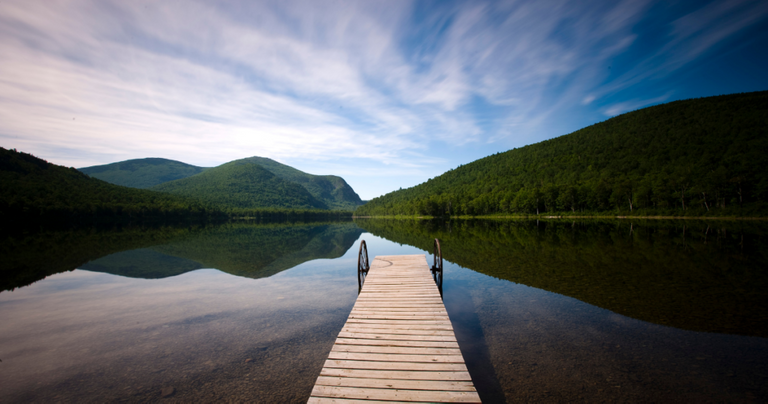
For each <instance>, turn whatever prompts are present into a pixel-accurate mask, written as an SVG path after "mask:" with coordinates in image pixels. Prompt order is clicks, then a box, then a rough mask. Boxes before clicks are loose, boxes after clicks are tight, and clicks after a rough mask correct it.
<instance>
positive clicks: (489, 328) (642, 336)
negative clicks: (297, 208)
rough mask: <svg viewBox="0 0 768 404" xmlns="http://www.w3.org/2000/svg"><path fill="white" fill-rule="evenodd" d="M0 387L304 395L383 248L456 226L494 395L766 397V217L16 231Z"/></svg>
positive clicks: (553, 398)
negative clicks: (361, 267) (362, 269)
mask: <svg viewBox="0 0 768 404" xmlns="http://www.w3.org/2000/svg"><path fill="white" fill-rule="evenodd" d="M1 237H2V245H1V246H0V252H2V262H1V263H0V290H2V291H0V402H14V403H15V402H18V403H21V402H24V403H27V402H77V403H82V402H122V401H127V402H147V401H164V402H169V403H170V402H179V403H181V402H195V401H197V402H213V401H228V402H305V401H306V400H307V398H308V397H309V394H310V391H311V390H312V386H313V385H314V382H315V379H316V378H317V376H318V374H319V372H320V369H321V368H322V366H323V363H324V361H325V359H326V357H327V355H328V353H329V351H330V349H331V346H332V345H333V342H334V340H335V339H336V335H337V334H338V332H339V331H340V330H341V327H342V325H343V324H344V323H345V321H346V319H347V316H348V315H349V311H350V310H351V309H352V306H353V305H354V303H355V299H356V297H357V293H358V283H357V273H356V265H357V254H358V247H359V243H360V240H362V239H364V240H365V241H366V243H367V245H368V252H369V254H370V256H371V259H373V257H374V256H376V255H398V254H427V258H428V259H429V260H430V261H431V253H432V243H433V239H434V238H435V237H437V238H439V239H440V240H441V243H442V248H443V256H444V259H445V263H444V268H445V270H444V278H443V298H444V302H445V305H446V308H447V310H448V313H449V316H450V318H451V322H452V323H453V326H454V329H455V332H456V336H457V338H458V340H459V345H460V346H461V350H462V353H463V355H464V357H465V360H466V362H467V366H468V368H469V371H470V373H471V374H472V377H473V380H474V382H475V385H476V387H477V389H478V392H479V394H480V396H481V398H482V399H483V400H484V401H485V402H504V401H507V402H518V401H525V402H528V401H534V402H697V403H698V402H766V401H768V225H766V224H762V223H760V222H758V223H755V222H738V221H710V222H694V221H660V220H646V221H642V220H633V221H630V220H622V221H599V220H582V221H570V220H564V219H562V220H547V221H536V220H533V221H520V220H453V221H415V220H357V221H355V222H338V223H310V224H290V223H282V224H251V223H234V224H233V223H230V224H225V225H219V226H192V227H158V228H122V229H109V230H105V229H78V230H71V231H53V230H50V231H36V232H33V233H27V234H5V235H2V236H1Z"/></svg>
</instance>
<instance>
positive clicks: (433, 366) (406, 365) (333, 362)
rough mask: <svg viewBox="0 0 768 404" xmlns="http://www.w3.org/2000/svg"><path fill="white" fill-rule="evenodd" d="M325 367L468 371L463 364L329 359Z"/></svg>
mask: <svg viewBox="0 0 768 404" xmlns="http://www.w3.org/2000/svg"><path fill="white" fill-rule="evenodd" d="M324 367H327V368H342V369H369V370H424V371H428V372H450V371H456V372H466V371H467V366H466V365H465V364H463V363H419V362H377V361H347V360H340V359H327V360H326V361H325V366H324Z"/></svg>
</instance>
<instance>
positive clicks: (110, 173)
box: [80, 157, 363, 211]
mask: <svg viewBox="0 0 768 404" xmlns="http://www.w3.org/2000/svg"><path fill="white" fill-rule="evenodd" d="M232 163H238V164H246V163H247V164H257V165H259V166H261V167H262V168H264V169H266V170H267V171H269V172H270V173H272V174H274V175H275V176H277V177H278V178H279V179H282V180H285V181H289V182H293V183H296V184H299V185H301V186H302V187H303V188H304V189H306V190H307V192H309V194H310V195H311V196H312V197H313V198H314V199H316V201H311V200H307V199H306V195H304V196H303V197H299V196H298V193H297V192H298V191H296V190H295V187H290V186H287V185H280V187H282V189H286V190H288V191H289V192H290V193H289V194H288V195H287V197H288V198H289V200H287V201H280V198H279V197H273V196H267V195H261V196H259V197H257V199H259V200H260V202H258V203H244V198H243V197H242V195H241V196H240V197H237V198H236V199H237V200H238V202H237V203H235V205H236V206H239V207H254V206H258V207H262V208H263V207H282V208H286V207H287V208H299V207H301V208H320V209H331V210H346V211H351V210H354V209H355V208H356V207H358V206H360V205H362V203H363V201H361V200H360V197H359V196H358V195H357V193H355V191H354V190H353V189H352V187H350V186H349V184H347V182H346V181H344V179H343V178H341V177H337V176H335V175H312V174H307V173H305V172H303V171H299V170H297V169H295V168H293V167H290V166H287V165H285V164H280V163H278V162H276V161H274V160H272V159H268V158H265V157H250V158H245V159H241V160H236V161H233V162H230V163H227V164H224V166H227V165H228V164H232ZM220 167H223V166H219V167H216V169H219V168H220ZM226 169H227V170H228V169H231V167H229V166H227V167H226ZM206 170H209V168H205V167H197V166H193V165H189V164H185V163H182V162H180V161H174V160H167V159H160V158H146V159H136V160H127V161H121V162H119V163H112V164H106V165H101V166H92V167H85V168H81V169H80V171H82V172H83V173H86V174H88V175H90V176H91V177H95V178H98V179H101V180H104V181H107V182H111V183H113V184H116V185H123V186H127V187H133V188H152V187H155V186H158V185H160V184H164V183H166V182H170V181H174V180H180V179H184V178H188V177H192V176H194V175H197V174H200V173H202V172H204V171H206ZM253 170H254V171H259V170H258V169H253ZM220 175H221V173H218V174H216V175H214V176H212V177H203V178H209V179H210V178H214V177H215V178H221V177H220ZM267 177H269V176H264V175H263V173H255V172H254V173H253V176H245V177H241V178H242V179H245V180H247V181H248V182H251V183H252V182H253V181H254V180H256V178H262V179H264V180H270V179H271V177H269V178H267ZM201 181H202V182H205V181H206V180H204V179H203V180H201V179H196V180H194V181H192V182H193V183H194V184H195V185H194V186H195V187H199V186H200V184H201ZM183 184H184V185H179V184H178V183H176V184H173V186H169V188H167V189H174V191H173V192H174V193H184V192H186V191H184V192H182V191H178V192H177V190H179V189H180V188H187V186H188V185H187V184H188V183H183ZM275 184H282V183H281V182H280V181H278V180H274V179H272V183H270V184H264V187H257V188H258V189H255V188H253V187H254V186H255V185H254V184H251V185H243V186H242V187H240V186H237V185H236V184H234V183H233V184H232V185H233V186H234V188H237V192H240V188H243V187H246V188H248V189H253V190H254V191H259V192H261V193H262V194H263V193H264V192H266V193H267V194H272V192H269V191H265V187H268V186H271V185H275ZM159 189H163V190H165V189H166V188H164V187H160V188H159ZM209 192H218V190H217V191H213V190H206V191H204V192H203V193H204V194H208V193H209ZM189 195H191V196H194V195H193V193H189ZM297 198H298V199H297ZM206 199H208V198H207V197H206ZM216 199H217V200H219V199H220V198H216ZM267 201H269V202H268V203H271V205H264V204H263V203H262V202H264V203H267ZM224 203H226V204H231V203H232V201H231V200H227V201H225V202H224Z"/></svg>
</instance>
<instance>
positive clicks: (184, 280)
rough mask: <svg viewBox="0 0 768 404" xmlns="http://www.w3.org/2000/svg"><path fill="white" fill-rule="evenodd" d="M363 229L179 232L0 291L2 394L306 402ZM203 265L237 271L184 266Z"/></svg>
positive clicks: (349, 283)
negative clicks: (353, 249) (354, 246)
mask: <svg viewBox="0 0 768 404" xmlns="http://www.w3.org/2000/svg"><path fill="white" fill-rule="evenodd" d="M361 232H362V231H361V230H360V229H359V228H357V227H356V226H355V225H354V224H352V223H341V224H319V225H317V224H314V225H291V226H286V225H283V226H242V225H231V226H223V227H216V228H207V229H200V230H198V231H189V232H182V234H181V237H175V238H172V239H170V240H169V239H162V241H163V242H164V243H162V244H161V245H156V246H148V247H145V248H141V249H137V250H132V251H126V252H122V253H115V254H112V255H109V256H107V257H104V258H102V259H97V260H95V261H93V262H92V263H90V264H87V265H82V266H83V267H85V266H91V267H92V268H94V269H97V270H99V271H103V273H100V272H95V271H90V270H82V269H79V270H74V271H65V272H63V273H58V274H54V275H51V276H49V277H48V278H47V279H45V280H43V281H41V282H37V283H35V284H33V285H30V286H27V287H23V288H20V289H17V290H14V291H12V292H3V293H1V294H0V323H2V324H3V328H2V330H0V360H2V362H0V380H2V381H3V382H2V383H0V401H3V402H32V401H37V402H57V401H63V402H87V401H98V402H104V401H122V400H128V401H156V400H158V399H160V398H162V397H163V396H166V398H167V400H168V401H170V402H174V401H175V402H190V401H206V402H213V401H221V400H225V401H241V402H254V401H257V402H301V401H306V399H307V397H308V396H309V392H310V390H311V388H312V385H313V384H314V380H315V378H316V377H317V374H318V373H319V371H320V369H321V368H322V365H323V363H324V361H325V359H326V357H327V355H328V351H329V350H330V348H331V346H332V344H333V341H334V340H335V338H336V335H337V333H338V332H339V330H340V329H341V327H342V325H343V324H344V321H345V320H346V318H347V316H348V314H349V311H350V309H351V307H352V305H353V303H354V300H355V296H356V295H355V293H354V281H353V280H350V279H349V277H348V273H349V271H350V269H351V268H353V267H354V265H355V257H354V255H352V254H346V255H345V253H346V252H347V250H349V248H350V247H351V246H352V244H353V243H354V242H355V240H356V239H357V238H358V237H359V235H360V234H361ZM246 247H247V249H248V250H249V251H245V252H241V251H240V250H241V249H246ZM317 258H335V259H332V260H329V259H317ZM211 263H214V264H216V265H219V266H221V268H222V269H224V270H226V271H227V272H229V273H234V274H237V275H239V276H237V277H236V276H231V275H230V274H227V273H225V272H223V271H220V270H217V269H198V270H193V269H195V268H196V267H200V266H203V267H208V266H212V265H210V264H211ZM291 267H293V268H292V269H291V270H290V271H286V269H288V268H291ZM112 273H115V274H119V275H121V276H114V275H113V274H112ZM243 276H245V277H249V278H255V279H248V278H244V277H243ZM141 278H151V279H141Z"/></svg>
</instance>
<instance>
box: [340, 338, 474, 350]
mask: <svg viewBox="0 0 768 404" xmlns="http://www.w3.org/2000/svg"><path fill="white" fill-rule="evenodd" d="M336 343H337V344H344V345H366V346H393V347H394V346H401V347H422V348H458V347H459V344H458V342H456V341H423V340H422V341H418V340H403V339H400V340H392V339H385V338H374V339H365V338H337V339H336Z"/></svg>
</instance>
